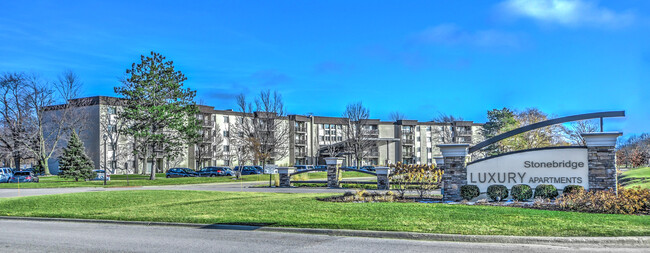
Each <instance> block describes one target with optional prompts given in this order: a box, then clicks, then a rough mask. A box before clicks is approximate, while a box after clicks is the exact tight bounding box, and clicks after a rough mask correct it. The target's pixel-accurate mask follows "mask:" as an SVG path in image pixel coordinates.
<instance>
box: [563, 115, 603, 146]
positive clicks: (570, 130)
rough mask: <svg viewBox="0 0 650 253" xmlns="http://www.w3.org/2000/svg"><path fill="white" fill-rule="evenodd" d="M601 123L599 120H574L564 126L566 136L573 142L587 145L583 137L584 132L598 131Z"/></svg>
mask: <svg viewBox="0 0 650 253" xmlns="http://www.w3.org/2000/svg"><path fill="white" fill-rule="evenodd" d="M598 128H599V124H598V122H597V120H593V119H592V120H580V121H576V122H572V123H571V124H569V126H564V127H562V131H563V132H564V135H565V138H566V139H567V140H568V141H569V142H570V143H572V144H575V145H580V146H586V145H587V142H586V141H585V138H583V137H582V134H583V133H593V132H596V131H598Z"/></svg>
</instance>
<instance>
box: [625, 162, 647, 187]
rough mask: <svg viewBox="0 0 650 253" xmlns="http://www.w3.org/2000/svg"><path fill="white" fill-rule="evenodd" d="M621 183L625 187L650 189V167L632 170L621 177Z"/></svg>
mask: <svg viewBox="0 0 650 253" xmlns="http://www.w3.org/2000/svg"><path fill="white" fill-rule="evenodd" d="M619 181H620V182H622V184H623V186H625V187H641V188H646V189H650V167H643V168H638V169H630V170H628V171H626V172H623V173H622V174H621V175H620V176H619Z"/></svg>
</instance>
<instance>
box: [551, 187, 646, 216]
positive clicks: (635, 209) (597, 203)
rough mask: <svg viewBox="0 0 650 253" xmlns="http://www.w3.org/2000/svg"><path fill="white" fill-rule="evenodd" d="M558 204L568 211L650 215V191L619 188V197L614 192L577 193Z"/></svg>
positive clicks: (565, 197) (561, 199)
mask: <svg viewBox="0 0 650 253" xmlns="http://www.w3.org/2000/svg"><path fill="white" fill-rule="evenodd" d="M556 202H557V204H558V206H559V207H560V208H561V209H563V210H567V211H577V212H590V213H612V214H650V189H642V188H639V187H635V188H631V189H630V188H621V187H619V191H618V196H616V192H615V191H614V190H608V191H577V192H571V193H569V194H564V196H562V197H559V198H558V199H557V201H556Z"/></svg>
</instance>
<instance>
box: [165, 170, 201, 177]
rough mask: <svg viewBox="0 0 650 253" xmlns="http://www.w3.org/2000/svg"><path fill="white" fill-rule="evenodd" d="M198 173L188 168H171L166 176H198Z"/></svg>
mask: <svg viewBox="0 0 650 253" xmlns="http://www.w3.org/2000/svg"><path fill="white" fill-rule="evenodd" d="M198 176H199V174H198V173H196V171H193V170H191V169H189V168H171V169H169V170H168V171H167V178H171V177H198Z"/></svg>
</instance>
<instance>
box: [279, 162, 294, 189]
mask: <svg viewBox="0 0 650 253" xmlns="http://www.w3.org/2000/svg"><path fill="white" fill-rule="evenodd" d="M293 171H294V170H293V169H290V168H287V167H280V168H278V174H279V176H280V187H291V173H293Z"/></svg>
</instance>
